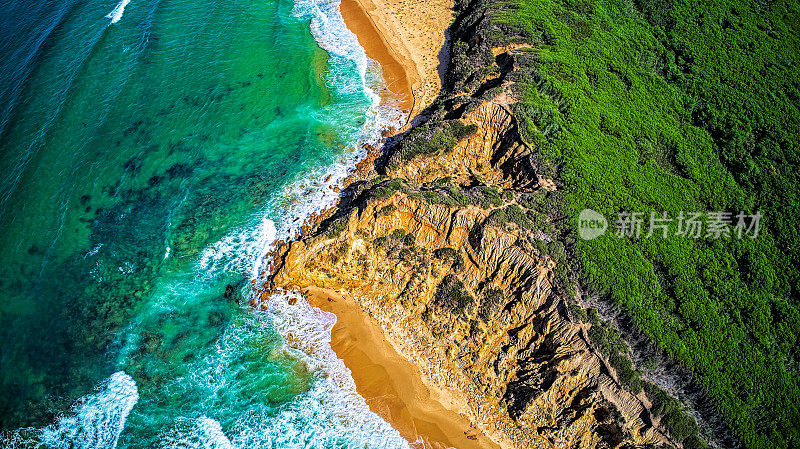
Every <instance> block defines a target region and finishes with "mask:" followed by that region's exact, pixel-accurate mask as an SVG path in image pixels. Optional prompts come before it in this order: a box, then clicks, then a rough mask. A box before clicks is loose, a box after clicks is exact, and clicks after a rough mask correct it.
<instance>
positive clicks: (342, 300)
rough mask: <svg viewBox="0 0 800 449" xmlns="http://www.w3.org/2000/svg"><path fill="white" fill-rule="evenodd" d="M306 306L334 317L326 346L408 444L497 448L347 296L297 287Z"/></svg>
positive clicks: (439, 448)
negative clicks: (449, 405)
mask: <svg viewBox="0 0 800 449" xmlns="http://www.w3.org/2000/svg"><path fill="white" fill-rule="evenodd" d="M302 293H303V296H304V297H305V298H306V300H307V301H308V303H309V304H311V305H312V306H315V307H317V308H319V309H320V310H322V311H325V312H329V313H332V314H334V315H336V324H335V325H334V326H333V329H332V330H331V348H332V349H333V351H334V352H335V353H336V355H337V356H338V357H339V358H340V359H342V361H343V362H344V364H345V366H347V368H348V369H349V370H350V373H351V376H352V377H353V380H354V381H355V384H356V390H357V391H358V393H359V395H361V396H362V397H363V398H364V400H365V401H366V402H367V405H368V406H369V408H370V410H372V411H373V412H375V413H376V414H378V415H379V416H380V417H381V418H383V419H384V420H385V421H386V422H388V423H389V424H390V425H391V426H392V427H393V428H395V429H396V430H397V431H398V432H400V435H401V436H402V437H403V438H405V439H406V440H407V441H408V442H409V444H410V445H411V447H412V448H415V449H417V448H419V449H422V448H425V449H428V448H430V449H445V448H449V447H454V448H458V449H481V448H483V449H485V448H499V447H500V446H499V445H497V444H496V443H494V442H493V441H491V440H490V439H489V438H488V437H487V436H486V435H484V434H483V433H482V432H481V431H480V430H479V429H477V428H475V427H474V426H473V425H472V424H471V423H470V421H469V420H468V419H467V418H466V417H464V416H463V415H462V414H461V413H459V412H457V411H455V410H452V409H450V408H447V407H446V406H445V405H444V404H443V402H442V401H441V398H443V397H446V396H447V395H448V392H446V391H438V390H436V389H433V388H431V387H430V386H428V385H427V384H426V383H425V381H424V378H423V375H422V371H421V370H420V367H419V366H417V365H416V364H415V363H413V362H411V361H409V360H408V359H406V358H405V357H403V356H402V355H400V354H399V353H398V352H397V351H396V350H395V348H394V347H393V346H392V344H391V343H390V342H389V340H388V339H386V337H385V335H384V332H383V329H382V328H381V326H380V325H379V324H378V322H377V321H375V320H374V319H373V318H372V317H370V316H369V315H368V314H367V313H366V312H365V311H364V310H363V308H362V307H361V306H360V305H359V304H358V303H356V302H355V301H354V300H353V299H352V298H349V297H346V296H343V295H341V294H339V293H337V292H335V291H333V290H329V289H324V288H320V287H309V288H305V289H303V290H302Z"/></svg>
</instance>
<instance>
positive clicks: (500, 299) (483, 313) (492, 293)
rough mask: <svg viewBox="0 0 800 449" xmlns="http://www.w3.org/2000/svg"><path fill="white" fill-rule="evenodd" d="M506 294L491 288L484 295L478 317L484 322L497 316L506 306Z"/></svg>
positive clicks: (501, 290)
mask: <svg viewBox="0 0 800 449" xmlns="http://www.w3.org/2000/svg"><path fill="white" fill-rule="evenodd" d="M505 299H506V298H505V293H504V292H503V289H501V288H497V287H495V288H490V289H488V290H486V291H485V292H484V293H483V301H481V306H480V310H479V311H478V316H479V317H480V318H481V319H482V320H488V319H489V318H491V317H493V316H494V315H495V314H497V313H498V312H499V311H500V310H501V309H502V308H503V306H505Z"/></svg>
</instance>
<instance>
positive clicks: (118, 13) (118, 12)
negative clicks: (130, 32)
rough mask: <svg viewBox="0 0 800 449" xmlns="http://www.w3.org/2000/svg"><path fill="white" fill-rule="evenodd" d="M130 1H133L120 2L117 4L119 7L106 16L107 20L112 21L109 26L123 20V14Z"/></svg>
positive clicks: (124, 0) (122, 0) (121, 0)
mask: <svg viewBox="0 0 800 449" xmlns="http://www.w3.org/2000/svg"><path fill="white" fill-rule="evenodd" d="M130 1H131V0H120V2H119V3H117V6H115V7H114V9H112V10H111V12H110V13H108V14H106V18H107V19H111V22H109V25H111V24H113V23H117V22H119V20H120V19H122V13H123V12H125V7H126V6H128V3H130Z"/></svg>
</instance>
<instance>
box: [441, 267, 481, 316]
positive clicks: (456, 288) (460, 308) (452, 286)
mask: <svg viewBox="0 0 800 449" xmlns="http://www.w3.org/2000/svg"><path fill="white" fill-rule="evenodd" d="M474 302H475V297H474V296H472V295H471V294H470V293H469V292H468V291H467V290H466V289H465V288H464V283H463V282H461V280H460V279H459V278H458V277H456V275H454V274H448V275H447V276H445V277H444V279H442V282H441V283H440V284H439V287H438V288H437V289H436V294H435V295H434V298H433V303H434V304H435V305H436V306H437V307H440V308H442V309H445V310H448V311H450V312H452V313H453V314H454V315H458V316H463V315H464V312H466V310H467V307H469V306H470V305H472V303H474Z"/></svg>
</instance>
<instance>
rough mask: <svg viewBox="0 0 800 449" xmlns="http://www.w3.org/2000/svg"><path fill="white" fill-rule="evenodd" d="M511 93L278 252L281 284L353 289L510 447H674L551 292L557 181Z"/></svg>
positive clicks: (452, 395) (371, 182) (431, 374)
mask: <svg viewBox="0 0 800 449" xmlns="http://www.w3.org/2000/svg"><path fill="white" fill-rule="evenodd" d="M510 101H511V94H510V92H509V91H508V90H507V89H503V90H502V91H501V92H499V93H498V94H497V95H496V96H494V97H493V98H491V99H489V100H486V101H483V102H481V103H480V104H478V105H473V106H471V107H469V108H464V109H463V110H461V111H459V112H457V113H455V114H451V116H450V118H449V119H450V120H459V121H461V122H462V124H464V125H475V126H474V127H473V128H471V129H473V132H472V133H471V134H470V135H469V136H467V137H464V138H462V139H461V140H460V141H458V142H457V144H456V145H455V147H454V148H453V149H451V150H449V151H448V150H446V151H439V152H434V153H430V154H423V155H417V156H416V157H414V158H413V159H411V160H410V161H408V162H406V163H403V164H399V165H397V166H396V167H395V168H392V169H386V175H387V176H380V177H378V176H375V175H377V173H372V174H371V176H372V177H371V179H367V180H363V181H359V182H356V183H354V184H352V185H350V186H349V187H348V188H347V189H345V191H344V192H343V196H342V200H341V202H340V205H339V207H338V209H337V210H335V211H334V213H333V215H332V216H331V217H330V218H329V219H328V220H326V221H325V222H323V223H322V225H321V226H320V227H319V229H318V230H317V231H316V232H314V233H312V234H310V235H307V236H305V237H302V238H300V239H299V240H297V241H294V242H290V243H288V244H286V245H284V246H282V247H281V248H279V249H278V251H277V254H276V258H275V261H276V262H275V266H274V272H273V274H272V276H271V283H272V284H271V286H272V288H289V289H302V288H305V287H311V286H315V287H322V288H328V289H333V290H336V291H338V292H340V293H342V294H344V295H349V296H351V297H352V298H354V299H355V300H356V301H357V302H358V303H359V304H361V306H362V307H363V309H364V310H365V311H366V312H367V313H368V314H369V315H371V316H372V317H373V318H374V319H375V320H377V322H378V323H379V324H380V325H381V327H382V328H383V329H384V331H385V334H386V337H387V338H388V339H389V341H390V342H391V343H392V344H393V346H394V347H395V348H396V349H397V351H398V352H399V353H400V354H402V355H403V356H405V357H407V358H408V359H410V360H411V361H413V362H415V363H417V364H418V365H419V366H420V367H421V368H422V371H423V374H424V376H425V377H426V379H425V381H426V383H428V384H429V385H430V386H431V387H433V388H437V389H440V390H442V391H445V392H447V394H445V395H443V396H444V397H448V398H449V400H450V401H451V402H452V404H450V405H451V406H453V408H457V409H461V410H466V411H468V415H469V416H468V418H469V419H470V420H471V421H472V422H473V423H474V424H475V425H476V426H477V427H478V428H480V429H481V430H482V431H484V432H485V433H486V434H487V435H488V436H490V437H491V438H493V439H495V441H497V442H498V443H500V444H501V445H503V446H505V447H520V448H522V447H543V448H544V447H563V448H575V447H632V446H634V445H636V446H638V447H641V446H643V445H653V446H655V445H661V444H667V445H668V444H669V441H668V440H667V439H666V438H665V437H664V435H662V434H661V433H660V432H659V431H658V430H657V429H656V428H654V427H653V426H652V424H651V422H650V419H649V414H648V412H647V410H646V409H645V408H644V407H643V405H642V403H641V402H640V400H639V399H638V398H637V397H635V396H633V395H631V394H630V393H628V392H626V391H624V390H623V389H622V388H620V386H619V384H618V383H617V382H615V381H614V379H613V377H612V375H611V374H610V372H609V369H607V368H606V366H605V365H604V364H603V363H602V360H601V359H600V358H599V357H598V356H597V355H596V354H595V352H594V351H593V350H592V349H591V347H590V344H589V343H588V340H587V338H586V329H585V325H579V324H576V323H573V322H571V321H570V320H569V319H568V315H567V313H566V310H565V302H564V301H565V298H564V297H563V296H562V294H560V293H554V292H553V288H552V281H553V272H554V270H555V269H556V268H557V267H558V263H557V262H556V260H558V259H559V258H560V257H563V254H562V255H560V256H557V255H555V254H554V253H557V252H559V246H558V245H557V244H556V242H555V239H554V236H552V235H550V234H549V233H548V230H549V229H550V228H549V227H548V225H547V222H548V220H551V219H552V215H551V214H550V212H551V211H549V210H546V207H547V202H546V201H544V202H542V201H536V200H535V199H536V198H540V197H543V196H545V195H546V194H547V193H548V192H547V191H548V190H552V189H553V185H552V183H551V182H549V181H548V180H546V179H543V178H541V177H540V176H539V175H538V174H537V164H536V159H535V157H534V156H533V155H532V154H531V151H530V149H529V148H528V147H527V146H526V145H525V144H524V143H523V142H522V140H521V139H520V138H519V134H518V132H517V128H516V126H517V125H516V123H515V121H514V117H513V115H512V114H511V113H510V111H509V108H508V104H509V103H510ZM454 115H455V116H454ZM537 205H538V206H537ZM520 214H522V215H520ZM537 217H539V219H538V220H537ZM562 252H563V247H562ZM446 405H447V404H446Z"/></svg>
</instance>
